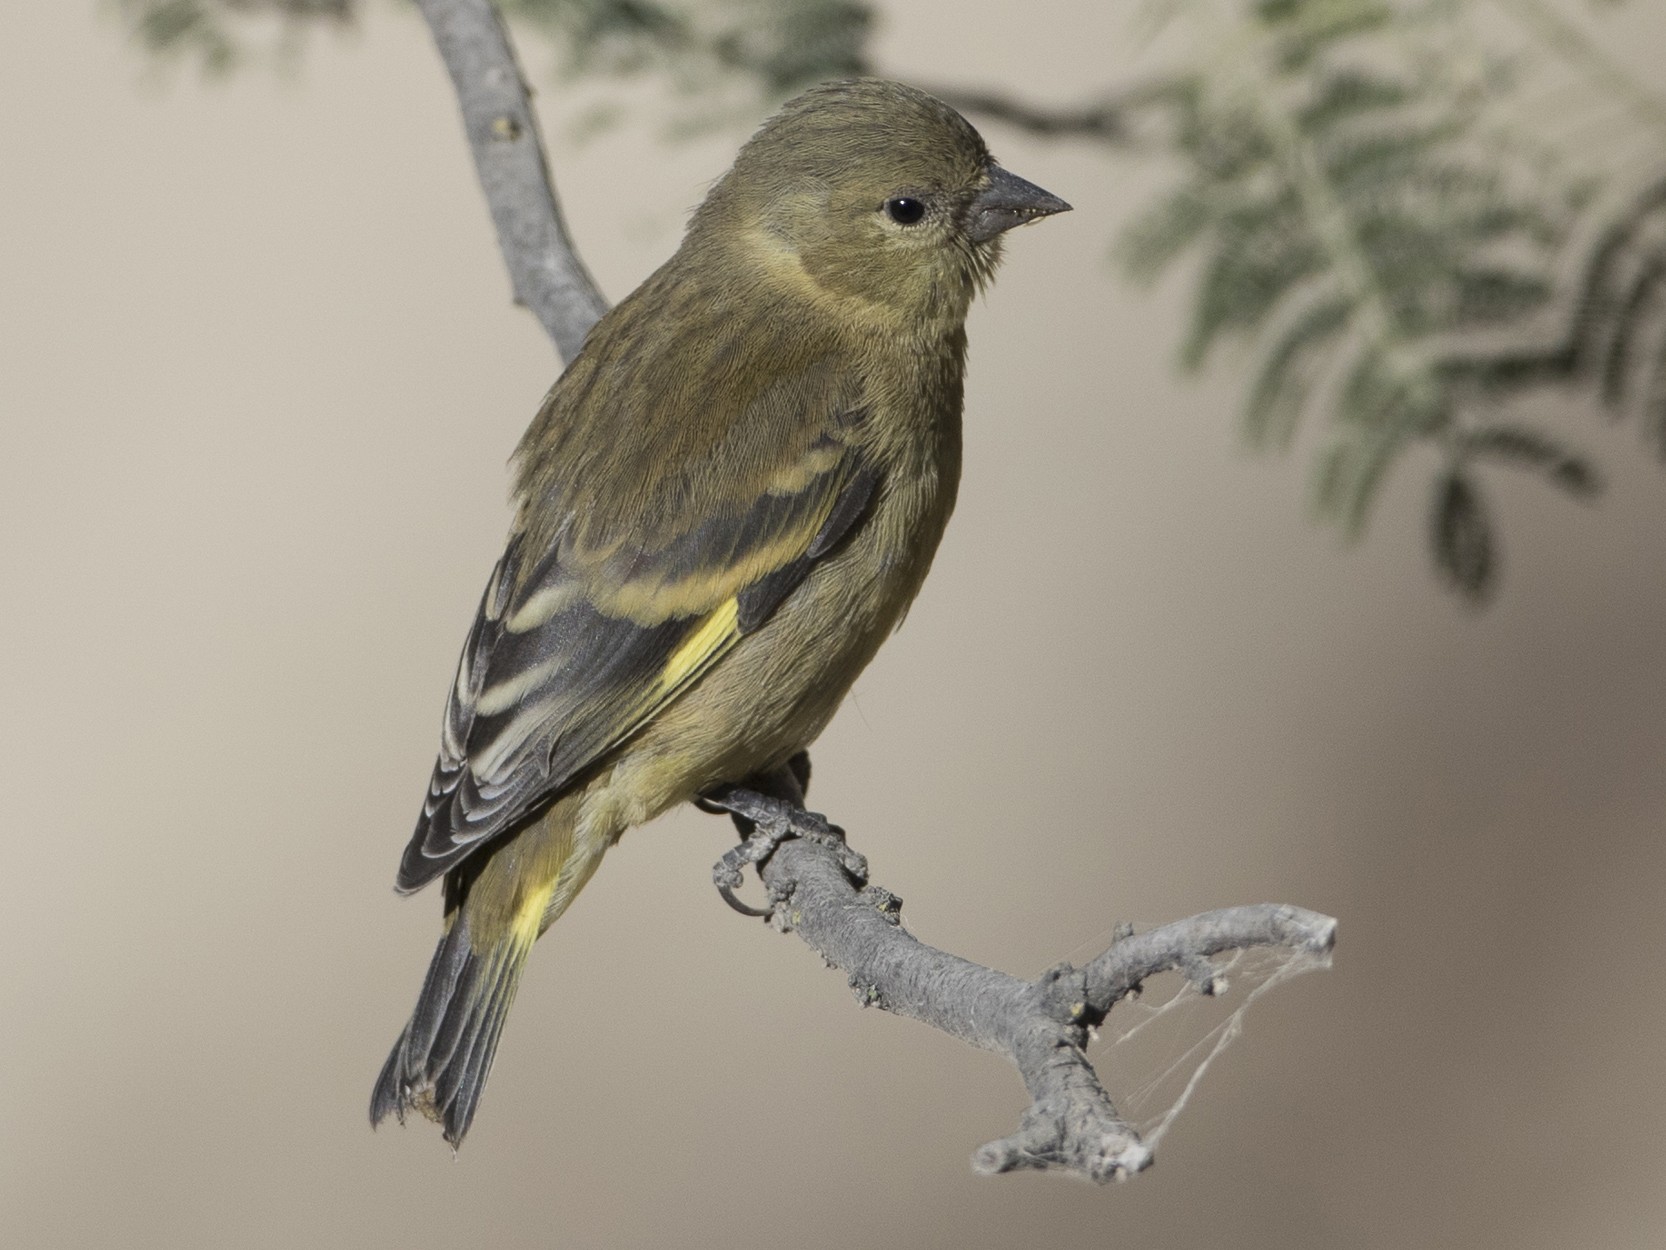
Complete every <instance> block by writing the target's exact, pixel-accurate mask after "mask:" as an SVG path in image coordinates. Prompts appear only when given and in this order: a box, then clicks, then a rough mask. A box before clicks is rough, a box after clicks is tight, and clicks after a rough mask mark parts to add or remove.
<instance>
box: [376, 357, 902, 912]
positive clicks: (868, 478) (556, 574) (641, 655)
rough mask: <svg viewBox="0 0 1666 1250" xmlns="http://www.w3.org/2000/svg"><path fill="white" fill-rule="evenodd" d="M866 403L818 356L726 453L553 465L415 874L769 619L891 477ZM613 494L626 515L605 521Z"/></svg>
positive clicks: (504, 586) (506, 821)
mask: <svg viewBox="0 0 1666 1250" xmlns="http://www.w3.org/2000/svg"><path fill="white" fill-rule="evenodd" d="M811 374H813V375H815V376H808V375H811ZM552 398H553V397H552ZM862 419H863V414H862V412H861V411H860V408H859V404H858V402H857V400H856V397H855V396H854V395H853V394H852V393H851V392H850V390H849V388H847V387H843V386H841V385H839V383H838V379H837V378H836V377H834V376H832V375H831V373H830V372H829V371H828V370H826V369H825V368H819V367H818V368H813V369H811V370H809V371H806V372H801V373H798V374H795V375H794V376H792V377H790V378H783V379H781V381H780V382H779V383H778V384H776V385H774V386H771V387H769V388H766V389H765V390H764V392H763V393H762V394H760V395H758V396H757V397H756V398H755V399H753V401H752V402H750V403H749V404H748V405H746V406H745V407H744V408H743V409H742V410H741V411H740V412H739V413H738V414H737V415H736V418H735V420H734V422H733V423H719V425H721V426H722V427H723V428H721V429H718V430H717V431H716V435H715V436H714V437H713V438H712V439H710V440H709V442H710V444H711V446H710V447H709V448H708V449H707V450H708V451H709V452H710V453H711V454H708V455H699V454H697V455H693V456H691V457H688V458H685V459H684V460H683V461H682V463H680V464H676V465H675V467H674V469H673V470H670V471H667V472H666V473H664V474H663V475H662V477H663V479H664V480H659V481H644V480H634V481H630V482H618V483H615V484H614V485H615V486H616V487H617V488H618V489H617V490H615V491H614V492H612V493H611V494H609V492H608V491H607V489H606V485H607V484H606V483H605V482H598V481H597V480H596V479H595V477H594V476H593V475H594V474H596V473H599V472H605V471H606V467H605V466H599V465H598V464H597V463H596V462H595V461H594V459H592V460H591V461H590V463H589V464H588V465H587V468H588V470H589V472H590V474H591V475H592V476H590V477H589V478H588V479H587V480H586V481H585V482H584V488H583V489H580V490H572V491H569V490H568V489H566V487H565V486H564V485H563V484H562V483H560V482H559V481H557V482H556V483H555V486H556V487H559V488H560V489H561V494H562V496H563V497H564V499H565V503H564V506H559V505H558V507H557V509H556V511H557V512H558V514H559V515H560V516H561V517H562V519H561V520H560V521H559V523H558V525H557V528H556V529H555V538H554V541H553V542H551V543H549V544H548V545H547V547H546V548H545V549H539V547H538V546H537V545H536V544H535V541H534V539H535V535H536V532H537V531H536V530H535V529H532V528H530V527H528V526H525V525H522V526H519V527H518V529H517V533H516V534H515V535H514V536H513V537H512V538H511V540H510V542H509V545H508V548H507V550H506V551H505V552H504V555H503V558H502V559H501V560H500V561H499V562H498V565H497V567H496V569H495V570H494V571H493V573H492V577H491V580H490V582H489V584H488V585H487V587H486V593H485V595H484V596H483V598H482V600H481V603H480V610H479V613H478V614H477V616H476V618H475V622H474V626H473V628H472V629H471V630H470V632H469V636H468V641H467V642H466V643H465V644H464V647H463V655H462V659H461V661H460V663H459V665H458V669H457V677H456V681H455V682H454V683H453V685H452V688H451V693H450V697H449V699H448V701H447V704H446V710H445V721H444V725H443V728H442V731H441V744H440V752H439V759H438V761H437V762H436V764H435V766H434V773H433V777H432V780H431V781H430V782H429V789H428V794H427V797H426V799H425V801H424V803H423V808H422V815H421V817H420V819H419V820H418V822H417V828H416V832H415V834H414V835H413V837H412V839H411V842H410V845H409V846H408V847H407V848H406V851H405V856H404V859H403V861H402V863H401V865H400V870H399V879H398V884H399V888H400V889H401V890H403V891H411V890H415V889H417V888H419V887H420V886H422V885H424V884H426V883H427V882H428V881H431V880H433V879H434V878H435V877H437V876H439V875H441V874H442V873H444V872H446V871H447V870H449V869H450V868H451V867H453V866H454V865H456V864H457V863H458V862H459V861H461V860H462V859H463V858H464V857H465V856H467V855H468V854H469V853H470V852H471V851H473V850H474V849H475V848H477V847H479V846H481V845H482V844H484V843H485V842H486V841H488V840H489V839H491V838H493V837H494V836H496V835H497V834H499V833H502V832H504V831H505V830H506V829H508V828H510V827H511V826H512V825H514V824H515V823H516V822H517V821H518V820H519V819H520V818H521V817H523V816H524V815H525V814H527V813H528V812H529V811H531V810H533V809H535V808H537V807H538V806H540V805H541V804H543V803H544V802H546V801H547V800H549V799H550V798H552V797H554V796H556V795H558V794H559V793H560V792H561V790H562V788H563V787H564V786H565V785H567V784H568V783H569V782H570V781H571V780H572V779H573V778H574V776H575V775H576V774H578V773H580V772H582V771H583V770H584V769H586V768H587V767H589V766H590V765H591V764H593V763H595V762H596V761H598V760H599V759H601V758H602V757H603V756H604V755H605V754H606V753H607V752H608V751H609V750H611V749H612V748H614V747H615V746H617V745H618V744H619V743H621V742H623V741H624V740H625V739H627V738H629V737H630V736H631V735H632V734H633V733H634V732H635V731H637V730H638V729H640V728H641V727H642V726H643V725H644V724H645V723H647V722H648V721H649V720H651V719H652V718H653V716H654V715H655V714H656V713H657V712H658V711H659V710H660V709H661V708H663V707H664V706H665V705H666V704H668V703H669V702H671V701H672V700H673V699H675V698H676V697H677V696H678V695H679V694H681V693H682V692H683V691H685V690H686V689H688V687H689V686H690V685H692V684H693V683H694V682H696V681H698V680H699V678H700V677H701V675H702V674H704V673H705V672H706V671H707V670H708V669H709V668H710V667H711V666H712V665H713V664H714V663H716V662H717V661H718V660H719V659H720V658H721V657H722V656H723V655H724V654H725V653H726V652H727V651H728V650H729V649H730V648H731V647H732V646H734V644H735V643H736V642H737V641H738V640H739V639H740V638H742V637H743V636H744V635H746V634H748V633H750V632H752V631H753V630H756V629H758V628H759V627H760V626H761V625H762V624H763V623H764V622H765V620H767V619H768V617H769V615H770V614H771V613H772V612H773V611H774V609H775V608H776V606H777V605H778V604H779V603H780V602H781V600H782V599H784V598H785V597H786V596H787V595H788V594H789V593H790V592H791V591H792V589H793V588H794V587H795V586H796V585H797V584H798V583H799V582H800V581H801V580H802V579H803V578H804V577H805V575H806V574H807V573H808V572H809V570H810V568H811V567H812V566H813V565H814V563H815V562H816V561H817V560H819V559H820V558H822V557H823V556H825V555H826V554H828V552H830V551H831V550H833V549H834V548H835V547H836V546H837V545H838V544H839V542H840V540H841V539H842V538H844V537H845V536H846V535H847V534H848V533H849V532H850V530H851V528H852V527H853V526H854V525H855V524H856V523H857V522H858V521H859V520H860V519H861V517H862V515H863V513H864V511H865V509H866V508H867V506H868V503H869V500H870V499H871V498H872V495H873V493H874V491H875V489H876V488H877V485H878V474H877V472H876V471H875V470H874V469H873V468H872V467H871V466H870V465H868V464H867V463H865V461H864V457H863V456H862V453H861V452H860V450H859V449H858V446H857V443H856V439H855V431H856V429H857V428H858V427H859V425H860V423H861V421H862ZM593 432H597V433H600V434H603V435H606V434H608V433H610V431H607V430H602V431H593ZM618 463H621V464H623V465H625V466H626V467H625V468H622V469H621V470H620V472H636V473H638V474H640V473H641V471H642V468H643V464H644V463H648V462H643V461H638V462H634V463H633V462H628V461H620V462H618ZM574 467H575V469H576V468H577V466H574ZM547 476H548V475H546V477H547ZM556 476H557V477H558V478H559V476H560V475H559V474H557V475H556ZM535 480H536V479H535ZM621 495H623V497H625V498H629V499H632V500H635V501H637V502H636V507H637V510H638V511H637V515H636V516H634V517H633V516H632V515H631V512H630V509H629V508H626V509H620V508H619V507H618V506H617V501H618V499H619V498H620V497H621ZM602 498H606V499H608V501H609V503H610V504H612V505H613V512H612V516H613V518H614V520H613V523H612V524H610V525H601V526H598V525H597V524H595V520H596V518H597V517H598V516H600V515H602V514H603V512H604V511H605V510H604V509H603V508H602V507H601V506H599V502H598V501H599V500H600V499H602ZM592 503H597V506H591V504H592ZM546 511H547V509H546Z"/></svg>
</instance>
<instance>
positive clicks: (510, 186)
mask: <svg viewBox="0 0 1666 1250" xmlns="http://www.w3.org/2000/svg"><path fill="white" fill-rule="evenodd" d="M417 7H418V8H419V9H421V10H422V16H423V17H424V18H426V19H427V21H428V25H429V28H430V29H431V30H432V31H433V33H434V42H435V44H437V45H438V47H439V51H440V56H441V58H442V59H443V60H444V61H445V67H446V69H447V70H448V71H450V73H451V82H452V85H453V86H454V87H455V88H456V90H457V103H458V105H459V107H460V108H461V109H462V113H463V126H464V129H465V130H466V132H467V134H468V140H469V148H470V150H471V151H472V152H473V153H474V167H475V171H476V172H477V173H478V174H479V175H480V185H481V188H482V189H483V190H484V191H485V193H486V203H487V204H488V205H489V206H490V208H491V211H492V222H493V224H494V225H495V226H496V227H497V238H498V246H499V247H500V248H502V250H503V263H504V264H505V265H507V266H508V268H509V277H510V281H511V282H513V284H514V288H515V299H516V301H517V302H519V303H521V304H524V305H525V306H526V307H527V308H529V309H531V311H532V314H533V315H534V316H535V317H537V318H538V320H539V322H540V323H541V324H542V325H543V327H544V330H545V332H546V333H547V334H548V335H549V336H550V340H551V341H552V342H553V343H554V344H555V348H556V351H558V352H559V353H560V354H561V358H562V359H563V360H565V361H570V360H572V358H573V357H574V356H575V355H576V354H577V353H578V349H579V347H580V346H582V345H583V343H584V336H585V335H586V334H588V333H589V332H590V327H591V326H593V325H595V324H596V322H597V320H599V319H600V317H601V315H602V314H603V313H604V312H606V311H607V300H606V299H604V298H603V297H602V293H601V292H600V291H599V290H597V289H596V283H595V281H594V280H593V279H592V278H591V277H590V274H589V273H588V272H587V271H586V270H585V268H584V264H583V262H582V261H580V260H579V258H578V254H577V252H576V251H575V250H574V248H573V243H572V240H571V239H570V238H569V237H568V235H567V226H566V223H565V222H563V221H562V218H561V205H560V202H559V201H558V200H557V199H556V198H555V188H554V185H553V184H552V182H551V180H550V171H549V161H548V159H547V158H546V157H545V155H544V144H543V141H542V139H540V138H539V135H538V122H537V119H536V118H535V117H533V115H532V102H531V98H530V93H529V92H528V90H527V86H526V80H525V78H524V77H523V76H522V74H521V69H520V65H519V64H518V63H517V61H516V60H515V51H514V48H513V46H512V45H511V44H510V42H509V36H508V33H507V32H506V31H505V30H504V28H503V22H502V19H501V18H500V17H499V16H498V11H497V9H496V7H495V6H493V5H492V4H491V3H490V0H417Z"/></svg>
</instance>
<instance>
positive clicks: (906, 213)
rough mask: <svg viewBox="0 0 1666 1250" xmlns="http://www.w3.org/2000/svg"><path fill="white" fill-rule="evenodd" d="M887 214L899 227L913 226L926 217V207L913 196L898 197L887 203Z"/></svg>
mask: <svg viewBox="0 0 1666 1250" xmlns="http://www.w3.org/2000/svg"><path fill="white" fill-rule="evenodd" d="M885 213H886V215H887V216H888V217H890V219H891V220H892V221H894V222H896V223H897V224H898V225H899V226H912V225H913V224H914V223H915V222H917V221H919V220H920V218H922V217H924V216H925V215H926V206H925V205H924V204H922V203H921V202H920V201H919V200H916V199H915V198H914V197H913V196H911V195H898V196H895V197H893V198H891V199H889V200H886V201H885Z"/></svg>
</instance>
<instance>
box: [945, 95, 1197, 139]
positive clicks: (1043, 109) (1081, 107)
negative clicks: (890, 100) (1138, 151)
mask: <svg viewBox="0 0 1666 1250" xmlns="http://www.w3.org/2000/svg"><path fill="white" fill-rule="evenodd" d="M1181 86H1182V84H1181V83H1180V82H1179V81H1174V82H1169V81H1163V80H1159V81H1155V82H1150V83H1146V84H1143V85H1141V86H1137V87H1130V88H1128V89H1126V90H1123V91H1117V92H1113V93H1110V94H1107V95H1105V96H1103V97H1101V98H1100V99H1098V100H1092V101H1089V102H1088V103H1086V104H1077V105H1068V106H1065V107H1060V108H1053V107H1048V106H1045V105H1039V104H1031V103H1029V102H1028V101H1025V100H1017V99H1014V98H1013V97H1012V96H1009V95H1006V94H1005V93H1004V92H1000V91H992V90H989V89H987V88H983V87H944V86H931V87H927V88H926V90H928V91H930V92H931V93H932V94H933V95H935V96H937V97H938V98H939V99H941V100H943V101H945V102H947V103H949V104H952V105H953V106H954V107H955V108H957V109H958V110H960V111H961V112H962V113H972V114H976V115H977V116H978V117H980V118H988V119H990V120H992V121H997V122H1001V123H1004V124H1005V125H1008V126H1011V127H1013V128H1014V129H1017V130H1021V131H1023V132H1024V133H1025V134H1029V135H1034V136H1035V137H1036V138H1039V139H1085V140H1088V141H1090V142H1094V143H1103V144H1106V145H1108V146H1111V147H1137V146H1141V145H1142V144H1144V143H1145V142H1146V141H1147V139H1148V138H1149V137H1150V136H1149V134H1147V133H1144V131H1143V130H1142V125H1141V119H1142V113H1143V111H1144V110H1146V109H1147V108H1148V107H1149V106H1151V105H1154V104H1159V103H1161V102H1163V101H1165V100H1167V99H1170V98H1171V97H1172V96H1173V95H1174V93H1175V92H1176V91H1177V90H1179V89H1180V88H1181Z"/></svg>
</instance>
